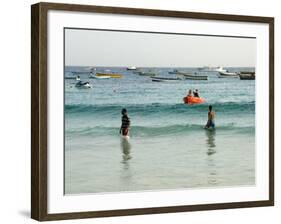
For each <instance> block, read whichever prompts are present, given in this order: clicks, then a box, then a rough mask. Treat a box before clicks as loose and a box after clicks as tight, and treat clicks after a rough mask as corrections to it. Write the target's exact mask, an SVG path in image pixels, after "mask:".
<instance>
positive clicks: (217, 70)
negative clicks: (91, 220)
mask: <svg viewBox="0 0 281 224" xmlns="http://www.w3.org/2000/svg"><path fill="white" fill-rule="evenodd" d="M214 71H216V72H227V71H226V70H225V69H224V68H223V67H221V66H220V67H217V68H215V69H214Z"/></svg>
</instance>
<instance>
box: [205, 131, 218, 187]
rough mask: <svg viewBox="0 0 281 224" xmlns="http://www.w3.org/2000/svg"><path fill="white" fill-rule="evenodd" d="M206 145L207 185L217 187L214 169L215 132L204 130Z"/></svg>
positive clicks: (215, 168) (215, 170)
mask: <svg viewBox="0 0 281 224" xmlns="http://www.w3.org/2000/svg"><path fill="white" fill-rule="evenodd" d="M206 137H207V139H206V145H207V155H208V158H207V165H208V184H211V185H217V184H218V179H217V167H216V158H214V156H212V155H214V154H215V153H216V150H215V149H216V141H215V140H216V139H215V137H216V131H215V130H206Z"/></svg>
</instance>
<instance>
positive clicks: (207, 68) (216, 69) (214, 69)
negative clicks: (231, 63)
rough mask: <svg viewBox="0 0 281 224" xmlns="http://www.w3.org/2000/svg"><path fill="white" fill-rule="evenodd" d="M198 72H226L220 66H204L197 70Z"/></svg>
mask: <svg viewBox="0 0 281 224" xmlns="http://www.w3.org/2000/svg"><path fill="white" fill-rule="evenodd" d="M198 70H199V71H200V72H226V70H225V69H224V68H223V67H221V66H219V67H210V66H204V67H201V68H198Z"/></svg>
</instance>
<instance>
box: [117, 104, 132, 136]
mask: <svg viewBox="0 0 281 224" xmlns="http://www.w3.org/2000/svg"><path fill="white" fill-rule="evenodd" d="M121 114H122V124H121V128H120V131H119V133H120V134H122V135H123V136H128V135H129V128H130V124H131V121H130V118H129V117H128V113H127V110H126V109H125V108H124V109H122V111H121Z"/></svg>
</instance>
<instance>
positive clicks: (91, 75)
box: [89, 73, 111, 79]
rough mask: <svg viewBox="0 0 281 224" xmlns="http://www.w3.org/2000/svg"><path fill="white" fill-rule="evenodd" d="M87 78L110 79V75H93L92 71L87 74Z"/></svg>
mask: <svg viewBox="0 0 281 224" xmlns="http://www.w3.org/2000/svg"><path fill="white" fill-rule="evenodd" d="M89 78H90V79H110V78H111V77H110V76H109V75H108V76H106V75H105V76H97V75H94V74H93V73H91V74H90V75H89Z"/></svg>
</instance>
